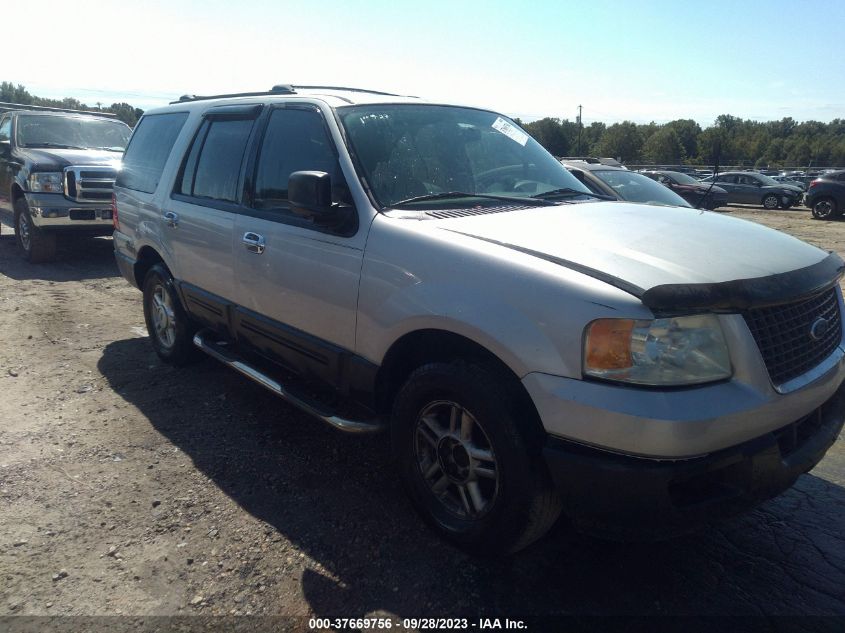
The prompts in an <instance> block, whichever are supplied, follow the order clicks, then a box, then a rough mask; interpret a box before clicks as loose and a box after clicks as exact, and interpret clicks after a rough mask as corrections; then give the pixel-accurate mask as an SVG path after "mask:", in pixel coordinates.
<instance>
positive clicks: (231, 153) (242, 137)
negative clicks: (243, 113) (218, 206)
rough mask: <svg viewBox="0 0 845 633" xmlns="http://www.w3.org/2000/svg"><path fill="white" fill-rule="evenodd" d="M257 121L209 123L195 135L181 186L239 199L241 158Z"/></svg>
mask: <svg viewBox="0 0 845 633" xmlns="http://www.w3.org/2000/svg"><path fill="white" fill-rule="evenodd" d="M253 123H254V121H253V120H252V119H236V120H226V119H220V120H212V121H209V122H207V123H205V124H204V125H203V127H202V129H201V130H200V133H199V134H198V135H197V137H196V138H195V139H194V143H193V146H192V147H191V152H190V154H189V155H188V160H187V161H186V164H185V169H184V172H183V177H182V182H181V183H180V185H179V187H178V188H177V190H178V191H180V192H181V193H183V194H185V195H189V196H196V197H198V198H212V199H214V200H223V201H226V202H237V200H238V179H239V178H240V173H241V162H242V161H243V158H244V153H245V151H246V144H247V141H248V140H249V134H250V132H251V131H252V125H253ZM204 130H205V132H204V133H203V131H204ZM191 180H193V182H191Z"/></svg>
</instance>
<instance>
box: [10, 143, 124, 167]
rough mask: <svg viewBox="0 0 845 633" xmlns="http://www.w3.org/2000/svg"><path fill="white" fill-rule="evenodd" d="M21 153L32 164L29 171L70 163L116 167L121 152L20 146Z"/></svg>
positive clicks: (63, 165)
mask: <svg viewBox="0 0 845 633" xmlns="http://www.w3.org/2000/svg"><path fill="white" fill-rule="evenodd" d="M20 153H21V155H22V156H23V157H24V159H25V160H26V161H27V162H29V163H30V164H31V165H32V168H31V171H49V170H56V171H61V170H62V169H64V168H65V167H70V166H71V165H97V166H107V167H115V168H117V167H118V164H119V162H120V159H121V158H122V157H123V152H109V151H106V150H101V149H50V148H44V149H38V148H21V149H20Z"/></svg>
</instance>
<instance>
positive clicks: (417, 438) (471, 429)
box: [414, 400, 499, 520]
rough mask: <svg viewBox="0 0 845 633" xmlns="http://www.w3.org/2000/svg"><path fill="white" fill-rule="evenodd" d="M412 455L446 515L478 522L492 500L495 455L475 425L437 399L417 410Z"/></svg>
mask: <svg viewBox="0 0 845 633" xmlns="http://www.w3.org/2000/svg"><path fill="white" fill-rule="evenodd" d="M414 454H415V456H416V459H417V465H418V466H419V470H420V474H421V475H422V478H423V481H424V482H425V483H426V485H427V487H428V489H429V492H431V494H432V495H433V496H434V498H435V499H436V500H437V501H438V502H439V503H440V504H441V505H442V506H443V507H444V508H446V509H447V510H448V511H449V512H451V513H452V514H454V515H456V516H458V517H460V518H462V519H470V520H478V519H480V518H481V517H483V516H484V515H485V514H487V513H488V512H489V511H490V509H491V508H492V507H493V505H494V504H495V501H496V498H497V496H498V493H499V465H498V462H497V460H496V455H495V453H494V452H493V447H492V445H491V443H490V439H489V438H488V437H487V434H486V433H485V431H484V429H483V428H482V426H481V424H480V423H479V422H478V420H477V419H476V418H475V417H474V416H473V415H472V413H470V412H469V411H467V410H466V409H465V408H463V407H462V406H461V405H459V404H457V403H455V402H451V401H447V400H441V401H437V402H432V403H430V404H428V405H427V406H426V407H424V408H423V410H422V411H421V412H420V414H419V416H418V417H417V422H416V428H415V434H414Z"/></svg>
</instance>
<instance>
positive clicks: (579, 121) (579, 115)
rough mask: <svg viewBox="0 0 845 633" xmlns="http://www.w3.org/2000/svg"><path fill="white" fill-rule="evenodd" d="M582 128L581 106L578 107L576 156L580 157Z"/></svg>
mask: <svg viewBox="0 0 845 633" xmlns="http://www.w3.org/2000/svg"><path fill="white" fill-rule="evenodd" d="M582 127H584V126H583V124H582V123H581V106H580V105H579V106H578V153H577V154H576V156H580V155H581V128H582Z"/></svg>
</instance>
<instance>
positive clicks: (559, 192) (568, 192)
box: [531, 187, 616, 200]
mask: <svg viewBox="0 0 845 633" xmlns="http://www.w3.org/2000/svg"><path fill="white" fill-rule="evenodd" d="M570 196H590V197H591V198H598V199H599V200H616V198H614V197H613V196H606V195H604V194H601V193H593V192H592V191H580V190H578V189H573V188H572V187H561V188H560V189H552V190H550V191H544V192H543V193H538V194H536V195H533V196H531V197H532V198H536V199H539V200H547V199H549V198H558V197H560V198H564V197H566V198H568V197H570Z"/></svg>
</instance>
